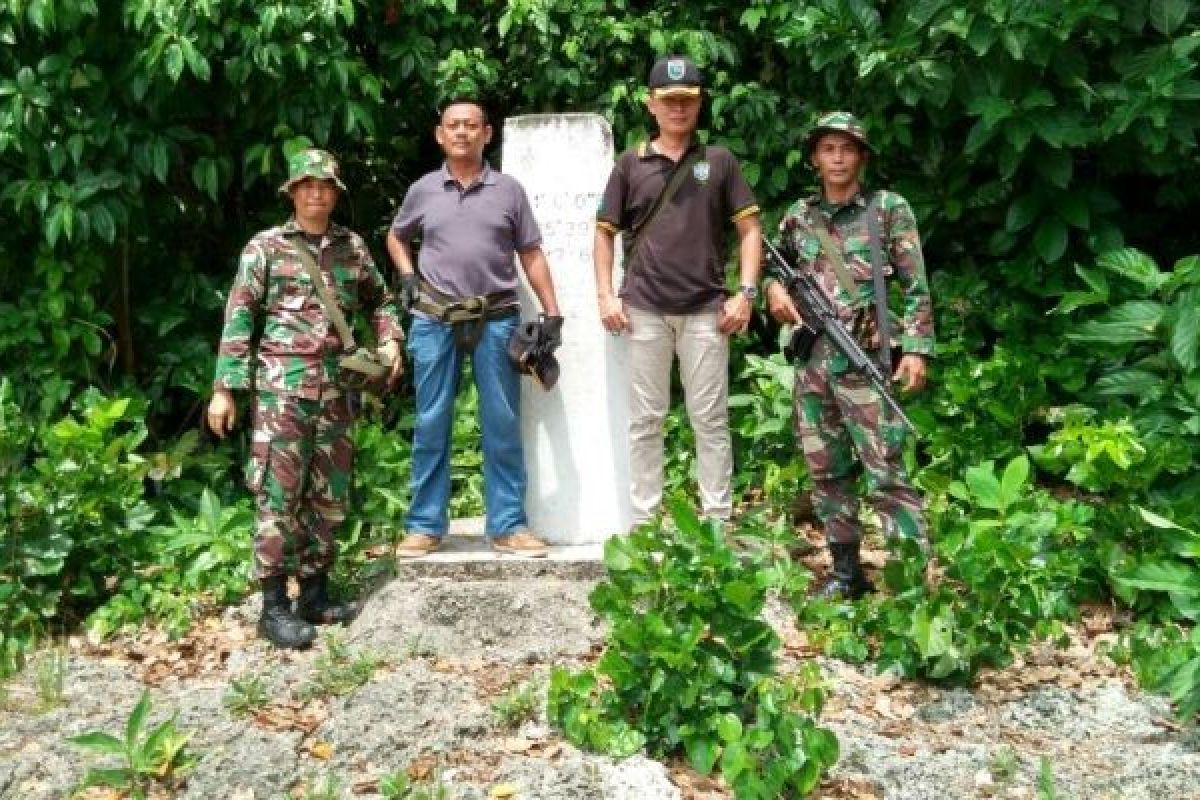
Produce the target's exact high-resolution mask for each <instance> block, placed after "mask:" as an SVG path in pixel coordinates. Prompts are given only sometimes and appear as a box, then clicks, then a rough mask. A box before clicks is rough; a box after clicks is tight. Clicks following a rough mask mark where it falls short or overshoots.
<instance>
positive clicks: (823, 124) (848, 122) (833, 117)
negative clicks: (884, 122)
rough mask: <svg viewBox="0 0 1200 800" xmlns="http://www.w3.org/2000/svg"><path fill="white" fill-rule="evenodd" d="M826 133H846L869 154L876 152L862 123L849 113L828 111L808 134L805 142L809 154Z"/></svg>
mask: <svg viewBox="0 0 1200 800" xmlns="http://www.w3.org/2000/svg"><path fill="white" fill-rule="evenodd" d="M825 133H844V134H846V135H847V136H849V137H851V138H852V139H854V140H855V141H857V142H858V143H859V144H861V145H862V146H863V147H865V148H866V149H867V150H868V151H869V152H874V151H873V150H872V149H871V143H870V141H868V140H867V129H866V128H865V127H863V124H862V121H861V120H859V118H858V117H856V116H854V115H853V114H851V113H850V112H849V111H828V112H826V113H824V114H822V115H821V116H820V117H818V118H817V124H816V125H814V126H813V127H812V130H810V131H809V132H808V136H807V137H806V138H805V142H804V144H805V146H806V148H807V149H808V152H809V154H811V153H812V151H813V147H814V146H816V144H817V139H820V138H821V135H822V134H825Z"/></svg>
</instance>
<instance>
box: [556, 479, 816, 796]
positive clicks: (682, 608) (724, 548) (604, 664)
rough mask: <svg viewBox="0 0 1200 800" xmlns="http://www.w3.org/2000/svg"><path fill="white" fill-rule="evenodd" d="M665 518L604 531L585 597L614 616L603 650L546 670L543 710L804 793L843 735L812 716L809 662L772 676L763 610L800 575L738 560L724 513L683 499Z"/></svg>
mask: <svg viewBox="0 0 1200 800" xmlns="http://www.w3.org/2000/svg"><path fill="white" fill-rule="evenodd" d="M672 519H673V522H674V525H675V526H676V528H677V529H674V530H673V529H671V528H670V527H669V526H664V527H662V528H660V529H655V528H654V527H653V526H643V527H642V528H641V529H639V530H637V531H635V532H633V533H632V534H630V535H629V536H628V537H614V538H612V539H610V540H608V542H607V543H606V545H605V553H604V563H605V566H606V567H607V568H608V578H607V580H605V581H604V582H603V583H601V584H599V585H598V586H597V587H596V588H595V589H594V590H593V592H592V595H591V604H592V608H594V609H595V610H596V612H597V613H599V614H600V615H601V616H603V617H604V618H605V619H606V620H607V621H608V624H609V634H608V638H607V643H606V648H605V652H604V655H603V656H602V657H601V658H600V660H599V662H598V663H597V664H596V666H595V667H594V668H593V669H590V670H585V671H583V672H580V673H576V674H571V673H569V672H567V671H566V670H563V669H556V670H555V671H554V672H553V674H552V675H551V679H550V689H549V697H548V704H547V705H548V715H549V718H550V720H551V721H552V722H553V723H554V724H555V725H557V726H559V727H560V728H561V729H562V730H563V731H564V733H565V734H566V736H567V738H568V739H570V740H571V741H572V742H574V743H576V744H578V745H581V746H586V747H589V748H592V749H595V750H598V751H600V752H603V753H607V754H610V755H613V756H617V757H622V756H627V755H630V754H632V753H634V752H636V751H638V750H639V749H641V748H642V747H646V748H647V750H648V751H649V752H650V753H651V754H653V755H655V756H664V755H667V754H671V753H677V752H683V753H685V754H686V755H687V758H688V760H689V762H690V763H691V764H692V766H693V767H695V768H696V769H697V770H699V771H700V772H703V773H705V774H707V773H710V772H711V771H712V770H713V769H714V768H716V769H719V770H720V772H721V774H722V775H723V776H724V778H725V780H726V781H727V782H728V783H729V785H730V786H732V787H733V789H734V791H735V793H736V795H737V797H739V798H762V799H763V800H766V798H779V797H790V796H801V795H806V794H808V793H809V792H811V791H812V790H813V788H815V787H816V785H817V783H818V782H819V781H820V778H821V775H822V774H823V773H824V772H825V771H826V770H827V769H828V768H829V767H830V766H832V765H833V763H834V762H835V761H836V760H837V757H838V746H837V740H836V738H835V737H834V736H833V734H832V733H830V732H829V731H828V730H825V729H823V728H820V727H818V726H817V725H816V723H815V722H814V721H813V718H812V716H810V715H816V714H819V713H820V709H821V705H822V702H823V698H824V692H823V690H822V689H821V688H820V686H819V683H818V675H817V673H816V671H815V668H813V669H806V670H802V671H801V672H799V673H795V674H792V675H786V676H780V675H776V674H775V670H776V669H777V666H778V665H777V661H776V652H777V650H778V647H779V639H778V636H777V635H776V634H775V632H774V631H773V630H772V629H771V627H770V626H769V625H768V624H767V623H766V622H764V621H763V619H762V617H761V614H762V609H763V603H764V601H765V597H766V592H767V589H768V588H770V587H771V586H772V585H779V584H780V583H784V584H786V585H782V586H779V588H781V589H785V590H788V591H789V592H795V591H796V590H798V589H799V585H798V583H802V582H803V579H802V578H798V577H797V576H796V574H795V573H792V572H790V571H779V570H776V569H771V568H769V565H768V564H767V563H766V562H765V561H763V560H760V559H761V558H762V557H761V556H746V557H745V558H744V559H743V558H739V556H738V555H737V554H736V553H735V552H734V551H733V550H732V549H730V547H729V545H728V544H727V543H726V540H725V534H724V532H723V530H722V527H721V525H720V524H718V523H715V522H709V523H707V524H704V523H701V522H700V521H699V520H698V519H697V518H696V516H695V514H694V512H692V511H691V510H690V508H688V507H687V506H686V504H684V503H683V502H681V501H675V502H674V503H673V506H672ZM785 576H786V577H785Z"/></svg>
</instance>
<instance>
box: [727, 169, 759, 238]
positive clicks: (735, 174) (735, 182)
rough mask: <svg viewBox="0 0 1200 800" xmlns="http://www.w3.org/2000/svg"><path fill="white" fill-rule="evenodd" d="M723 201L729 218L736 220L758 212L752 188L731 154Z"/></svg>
mask: <svg viewBox="0 0 1200 800" xmlns="http://www.w3.org/2000/svg"><path fill="white" fill-rule="evenodd" d="M725 202H726V204H727V207H728V208H729V215H730V220H731V221H733V222H738V221H739V220H742V219H745V218H746V217H752V216H754V215H755V214H757V213H759V208H758V201H757V200H755V198H754V190H753V189H751V188H750V184H749V183H747V182H746V178H745V176H744V175H742V168H741V167H740V166H739V165H738V162H737V159H736V158H734V157H733V154H732V153H730V154H729V177H728V179H727V180H726V181H725Z"/></svg>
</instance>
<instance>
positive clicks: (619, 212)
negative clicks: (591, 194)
mask: <svg viewBox="0 0 1200 800" xmlns="http://www.w3.org/2000/svg"><path fill="white" fill-rule="evenodd" d="M623 163H624V160H623V159H622V160H620V161H617V163H616V164H614V165H613V168H612V172H610V173H609V174H608V183H607V184H605V186H604V194H603V195H601V196H600V207H599V208H598V209H596V226H597V227H599V228H602V229H604V230H606V231H608V232H609V233H614V234H615V233H617V232H619V231H620V230H621V217H622V216H624V211H625V187H626V180H625V171H624V170H623V169H622V168H621V166H622V164H623Z"/></svg>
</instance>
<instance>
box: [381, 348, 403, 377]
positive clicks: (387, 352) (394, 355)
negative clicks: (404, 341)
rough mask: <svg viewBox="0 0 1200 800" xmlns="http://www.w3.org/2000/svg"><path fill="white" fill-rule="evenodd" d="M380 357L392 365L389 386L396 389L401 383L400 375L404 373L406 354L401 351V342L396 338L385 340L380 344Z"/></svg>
mask: <svg viewBox="0 0 1200 800" xmlns="http://www.w3.org/2000/svg"><path fill="white" fill-rule="evenodd" d="M379 357H380V358H382V359H383V363H385V364H390V365H391V367H392V372H391V374H390V375H388V388H389V389H395V388H396V386H397V385H398V384H399V383H400V376H401V375H403V374H404V354H403V353H402V352H401V351H400V342H399V341H398V340H396V339H389V340H388V341H387V342H384V343H383V344H382V345H380V346H379Z"/></svg>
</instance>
